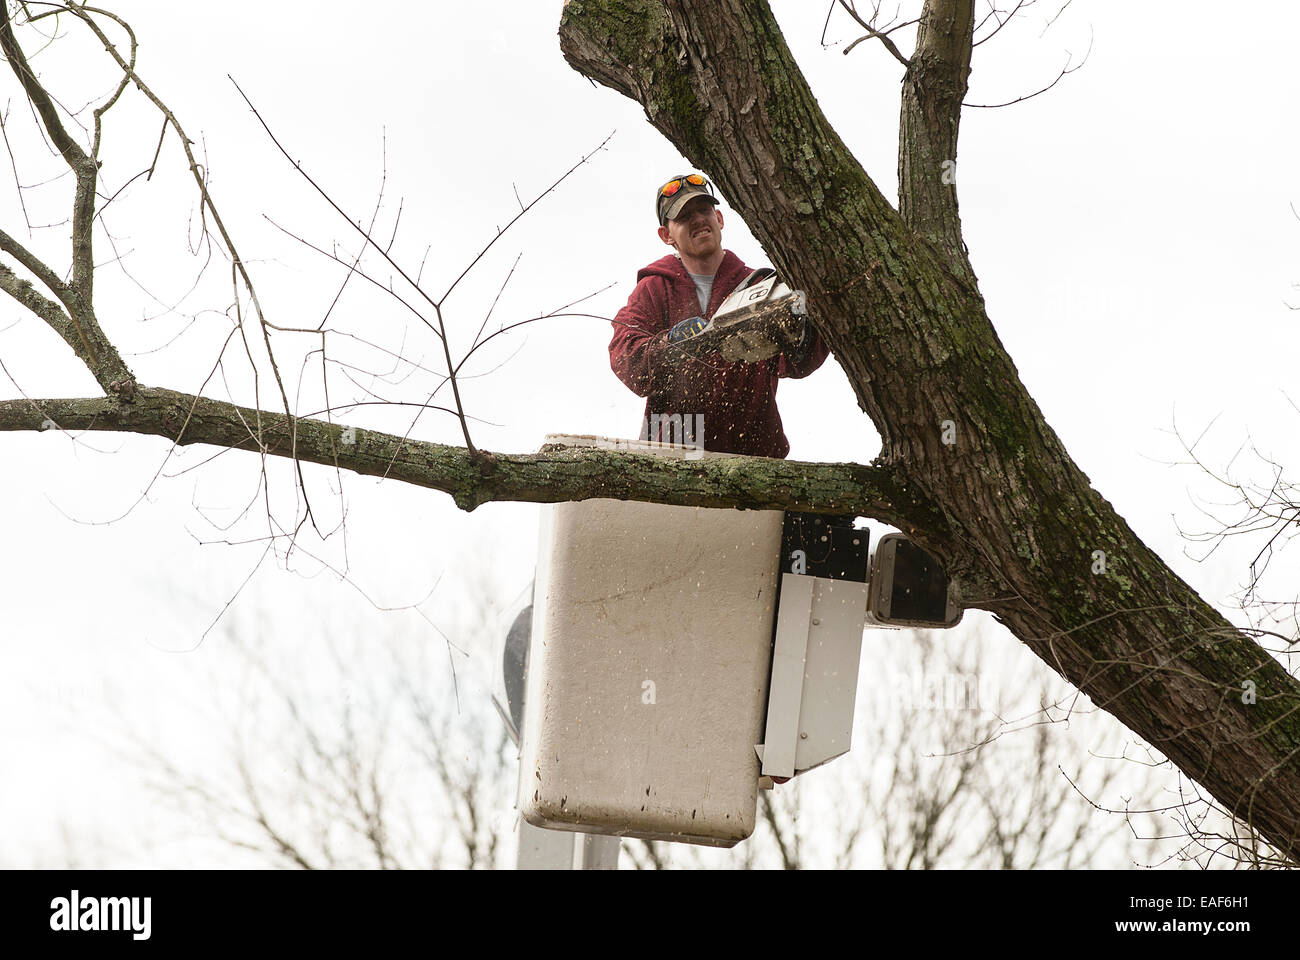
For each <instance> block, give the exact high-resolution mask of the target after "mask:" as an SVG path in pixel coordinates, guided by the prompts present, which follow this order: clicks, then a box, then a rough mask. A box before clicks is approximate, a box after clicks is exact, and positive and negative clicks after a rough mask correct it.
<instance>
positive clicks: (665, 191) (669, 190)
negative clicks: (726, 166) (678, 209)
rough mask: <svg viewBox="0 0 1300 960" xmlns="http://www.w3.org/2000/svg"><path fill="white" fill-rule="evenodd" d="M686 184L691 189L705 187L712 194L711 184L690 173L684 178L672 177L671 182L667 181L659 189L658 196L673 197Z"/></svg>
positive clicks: (696, 174)
mask: <svg viewBox="0 0 1300 960" xmlns="http://www.w3.org/2000/svg"><path fill="white" fill-rule="evenodd" d="M688 183H689V184H690V185H691V186H693V187H705V188H707V189H708V191H709V193H712V192H713V184H711V183H709V181H708V180H705V179H704V178H703V177H702V176H700V175H699V174H698V173H691V174H687V175H686V176H684V177H673V178H672V179H671V180H669V181H668V182H667V183H665V184H664V185H663V186H662V187H660V188H659V196H661V197H671V196H674V195H675V194H676V193H677V191H678V190H680V189H681V188H682V187H684V186H685V185H686V184H688Z"/></svg>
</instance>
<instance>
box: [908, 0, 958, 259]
mask: <svg viewBox="0 0 1300 960" xmlns="http://www.w3.org/2000/svg"><path fill="white" fill-rule="evenodd" d="M974 26H975V0H926V4H925V9H924V10H923V12H922V14H921V25H920V27H919V28H918V29H917V34H916V50H915V51H914V52H913V53H912V59H911V60H910V61H909V63H908V67H907V74H906V75H905V76H904V77H903V93H902V109H901V111H900V119H899V138H898V209H899V212H900V213H901V214H902V215H903V219H904V220H906V221H907V225H908V226H910V227H911V228H912V229H913V230H915V231H916V233H917V234H918V235H919V236H921V237H923V238H924V239H925V240H927V241H929V242H930V243H931V244H933V245H934V246H936V247H938V248H939V249H941V250H943V251H944V252H945V253H946V254H947V255H948V258H949V259H950V261H951V262H952V264H953V268H954V271H956V272H960V273H962V274H964V275H965V276H967V277H968V278H969V279H970V280H971V281H972V282H973V281H974V278H975V271H974V270H973V269H972V268H971V265H970V260H969V258H968V256H967V251H966V243H965V241H964V240H962V235H961V217H960V216H959V215H958V213H957V132H958V128H959V126H960V124H961V107H962V101H963V100H964V99H965V98H966V86H967V79H968V78H969V76H970V58H971V38H972V36H973V31H974Z"/></svg>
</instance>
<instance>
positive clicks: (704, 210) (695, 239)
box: [659, 197, 722, 260]
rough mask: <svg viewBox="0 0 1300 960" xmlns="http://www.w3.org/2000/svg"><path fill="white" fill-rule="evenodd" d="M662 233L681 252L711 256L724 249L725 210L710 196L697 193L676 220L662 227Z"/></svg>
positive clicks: (667, 241)
mask: <svg viewBox="0 0 1300 960" xmlns="http://www.w3.org/2000/svg"><path fill="white" fill-rule="evenodd" d="M659 236H660V238H661V239H662V240H663V242H664V243H667V244H670V245H671V246H674V247H676V248H677V252H678V253H681V254H684V255H685V256H688V257H695V258H696V259H699V260H707V259H708V258H709V257H711V256H713V255H714V254H715V253H717V252H718V251H719V250H721V249H722V211H721V210H719V209H718V207H717V205H716V204H714V203H711V202H710V201H709V198H708V197H695V198H694V199H693V200H691V201H690V202H688V203H687V204H686V206H684V207H683V208H682V212H681V215H680V216H678V218H677V219H676V220H669V221H668V223H667V225H665V226H662V227H660V228H659Z"/></svg>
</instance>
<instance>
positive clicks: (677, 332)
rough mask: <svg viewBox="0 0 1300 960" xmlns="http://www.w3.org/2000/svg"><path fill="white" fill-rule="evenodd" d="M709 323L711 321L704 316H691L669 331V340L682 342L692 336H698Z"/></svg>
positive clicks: (670, 341)
mask: <svg viewBox="0 0 1300 960" xmlns="http://www.w3.org/2000/svg"><path fill="white" fill-rule="evenodd" d="M708 325H709V321H707V320H705V319H704V318H703V317H689V318H687V319H685V320H683V321H682V322H681V323H679V324H676V325H675V326H674V327H673V328H672V329H671V330H669V331H668V342H669V343H682V342H683V341H685V340H689V339H691V337H697V336H699V335H700V332H701V331H702V330H703V329H704V328H705V327H707V326H708Z"/></svg>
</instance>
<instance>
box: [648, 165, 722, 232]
mask: <svg viewBox="0 0 1300 960" xmlns="http://www.w3.org/2000/svg"><path fill="white" fill-rule="evenodd" d="M701 189H703V190H707V191H708V195H709V196H711V197H713V198H714V200H715V201H716V200H717V194H716V193H714V192H713V184H711V183H709V181H708V180H707V179H706V178H705V177H702V176H700V174H698V173H688V174H686V175H684V176H678V177H673V178H672V179H671V180H669V181H668V182H667V183H665V184H664V185H663V186H662V187H660V188H659V193H658V194H656V196H655V214H656V216H658V218H659V222H660V224H662V223H663V222H664V215H663V214H664V209H665V207H666V206H667V205H668V204H669V203H671V202H672V198H673V197H675V196H677V194H679V193H680V192H681V191H682V190H686V191H688V192H692V193H694V192H698V191H699V190H701Z"/></svg>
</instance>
